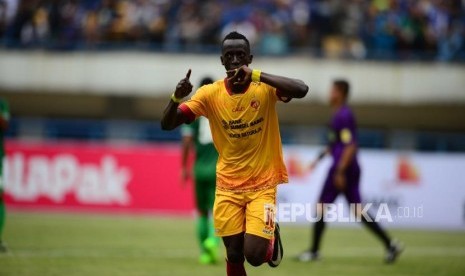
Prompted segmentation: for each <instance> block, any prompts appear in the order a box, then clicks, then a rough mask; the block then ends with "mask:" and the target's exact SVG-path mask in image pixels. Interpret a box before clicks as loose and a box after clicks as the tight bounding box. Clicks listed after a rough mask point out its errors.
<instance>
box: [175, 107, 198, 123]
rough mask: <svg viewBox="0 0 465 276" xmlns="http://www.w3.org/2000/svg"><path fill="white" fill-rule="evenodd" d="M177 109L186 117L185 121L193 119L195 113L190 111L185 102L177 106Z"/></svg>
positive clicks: (190, 121) (189, 121)
mask: <svg viewBox="0 0 465 276" xmlns="http://www.w3.org/2000/svg"><path fill="white" fill-rule="evenodd" d="M178 109H179V110H181V112H182V113H183V114H184V115H185V116H186V117H187V123H189V124H190V123H192V122H193V121H195V117H196V116H195V114H194V112H192V110H191V109H190V108H189V107H188V106H187V105H186V104H181V105H180V106H179V107H178Z"/></svg>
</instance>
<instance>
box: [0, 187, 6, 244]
mask: <svg viewBox="0 0 465 276" xmlns="http://www.w3.org/2000/svg"><path fill="white" fill-rule="evenodd" d="M4 225H5V203H4V202H3V192H2V191H0V242H1V241H2V234H3V226H4Z"/></svg>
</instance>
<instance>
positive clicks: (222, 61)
mask: <svg viewBox="0 0 465 276" xmlns="http://www.w3.org/2000/svg"><path fill="white" fill-rule="evenodd" d="M220 60H221V65H224V59H223V56H220Z"/></svg>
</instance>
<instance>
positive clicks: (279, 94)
mask: <svg viewBox="0 0 465 276" xmlns="http://www.w3.org/2000/svg"><path fill="white" fill-rule="evenodd" d="M276 96H277V97H278V99H279V100H280V101H282V102H283V103H288V102H290V101H291V100H292V98H291V97H285V96H282V95H281V91H279V90H276Z"/></svg>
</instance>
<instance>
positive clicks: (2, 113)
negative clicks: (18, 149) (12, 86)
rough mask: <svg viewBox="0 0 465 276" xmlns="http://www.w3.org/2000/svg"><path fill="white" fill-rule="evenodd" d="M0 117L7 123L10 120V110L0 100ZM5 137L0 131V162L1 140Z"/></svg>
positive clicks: (0, 154)
mask: <svg viewBox="0 0 465 276" xmlns="http://www.w3.org/2000/svg"><path fill="white" fill-rule="evenodd" d="M0 117H1V118H2V119H3V120H5V121H7V122H8V121H9V120H10V109H9V108H8V103H7V102H6V101H5V100H4V99H1V98H0ZM4 136H5V131H4V130H2V129H0V158H1V159H0V160H3V157H4V156H5V143H4V140H3V137H4ZM2 165H3V162H0V174H1V173H2V171H1V168H2Z"/></svg>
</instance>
